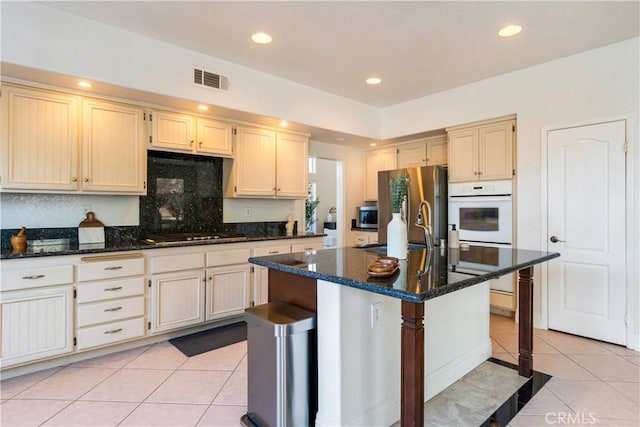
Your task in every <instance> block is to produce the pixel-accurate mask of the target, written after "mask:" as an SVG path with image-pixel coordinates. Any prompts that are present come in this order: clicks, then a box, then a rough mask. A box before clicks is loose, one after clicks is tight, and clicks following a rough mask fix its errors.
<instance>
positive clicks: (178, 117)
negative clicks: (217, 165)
mask: <svg viewBox="0 0 640 427" xmlns="http://www.w3.org/2000/svg"><path fill="white" fill-rule="evenodd" d="M149 121H150V123H151V135H149V141H148V144H149V145H148V147H149V149H151V150H164V151H178V152H184V153H195V154H203V155H214V156H221V157H231V156H233V150H232V148H233V144H232V143H233V126H232V125H231V124H229V123H225V122H220V121H217V120H211V119H207V118H203V117H193V116H190V115H188V114H181V113H175V112H170V111H153V112H152V113H150V115H149Z"/></svg>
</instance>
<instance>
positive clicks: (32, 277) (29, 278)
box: [22, 274, 44, 280]
mask: <svg viewBox="0 0 640 427" xmlns="http://www.w3.org/2000/svg"><path fill="white" fill-rule="evenodd" d="M43 277H44V274H34V275H33V276H22V278H23V279H24V280H38V279H42V278H43Z"/></svg>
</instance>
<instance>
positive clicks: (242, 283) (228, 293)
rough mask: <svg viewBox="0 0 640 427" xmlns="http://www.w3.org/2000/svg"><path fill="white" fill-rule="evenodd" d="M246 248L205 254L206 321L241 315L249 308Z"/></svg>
mask: <svg viewBox="0 0 640 427" xmlns="http://www.w3.org/2000/svg"><path fill="white" fill-rule="evenodd" d="M250 252H251V250H250V249H249V248H241V249H227V250H222V251H211V252H207V255H206V262H207V287H206V291H205V299H206V301H205V320H207V321H208V320H216V319H221V318H225V317H229V316H235V315H240V314H243V313H244V309H245V308H247V307H249V306H250V305H251V295H250V293H251V266H250V265H249V264H248V263H247V259H248V258H249V256H250Z"/></svg>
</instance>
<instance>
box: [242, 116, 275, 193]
mask: <svg viewBox="0 0 640 427" xmlns="http://www.w3.org/2000/svg"><path fill="white" fill-rule="evenodd" d="M236 132H237V134H236V157H235V160H234V166H235V188H234V190H235V192H234V193H235V195H236V196H266V197H272V196H275V195H276V133H275V132H274V131H272V130H267V129H260V128H252V127H238V128H237V129H236Z"/></svg>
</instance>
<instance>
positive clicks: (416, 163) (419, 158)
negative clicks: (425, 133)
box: [398, 141, 427, 169]
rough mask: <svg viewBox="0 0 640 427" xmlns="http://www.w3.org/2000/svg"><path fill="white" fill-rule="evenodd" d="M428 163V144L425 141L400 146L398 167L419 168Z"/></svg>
mask: <svg viewBox="0 0 640 427" xmlns="http://www.w3.org/2000/svg"><path fill="white" fill-rule="evenodd" d="M426 165H427V144H426V142H425V141H418V142H413V143H411V144H405V145H400V146H398V169H399V168H417V167H420V166H426Z"/></svg>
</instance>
